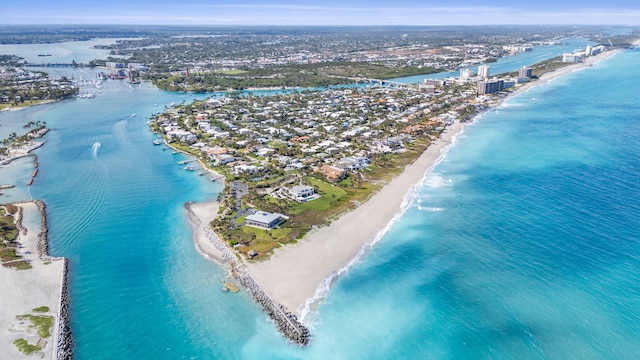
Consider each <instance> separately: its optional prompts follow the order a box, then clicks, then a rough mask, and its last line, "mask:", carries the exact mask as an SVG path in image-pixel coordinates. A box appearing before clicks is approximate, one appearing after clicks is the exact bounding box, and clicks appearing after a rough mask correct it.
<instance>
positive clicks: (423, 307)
mask: <svg viewBox="0 0 640 360" xmlns="http://www.w3.org/2000/svg"><path fill="white" fill-rule="evenodd" d="M639 60H640V51H638V50H634V51H626V52H623V53H621V54H618V55H617V56H615V57H614V58H611V59H608V60H606V61H603V62H601V63H599V64H597V65H596V66H594V67H592V68H588V69H584V70H582V71H579V72H576V73H573V74H570V75H568V76H565V77H563V78H560V79H556V80H555V81H554V82H552V83H550V84H545V85H540V86H538V87H535V88H534V89H532V90H529V91H528V92H526V93H523V94H521V95H519V96H518V97H516V98H513V99H511V100H509V101H508V103H506V104H505V105H504V106H503V107H501V108H499V109H498V110H495V111H493V112H490V113H487V114H485V115H483V116H482V117H481V118H480V119H479V120H478V121H476V122H475V123H474V124H473V125H471V126H469V127H468V128H466V129H465V131H464V133H463V134H462V135H461V136H460V137H459V138H458V139H457V142H456V144H455V146H453V147H452V148H451V149H450V150H449V151H448V153H447V155H446V157H445V159H444V160H443V162H442V163H440V164H439V165H438V166H437V167H436V168H435V169H434V170H433V172H432V173H430V174H428V175H427V177H426V178H425V179H424V182H423V184H422V185H421V186H420V188H419V189H418V191H417V194H416V195H415V200H414V202H413V203H412V205H411V206H410V207H409V208H408V210H407V211H406V213H405V214H404V215H403V216H402V218H401V219H400V220H399V221H398V222H397V223H396V224H395V225H394V226H393V227H392V228H391V230H390V231H389V232H388V233H387V234H386V235H385V236H384V237H383V239H382V240H381V241H380V242H379V243H378V244H377V245H376V246H375V247H374V248H373V250H372V251H371V252H370V253H369V254H368V255H367V256H366V257H365V258H364V259H363V260H362V261H361V262H360V263H358V264H357V265H356V266H355V267H353V268H352V269H351V270H350V271H349V272H348V273H347V274H346V275H345V276H344V277H342V278H340V279H339V280H338V281H337V283H336V284H335V286H334V288H333V289H332V291H331V292H330V294H329V296H328V297H327V299H326V300H325V302H324V303H323V304H322V305H321V306H320V307H319V309H318V311H317V312H316V313H314V314H312V315H311V316H310V319H309V320H310V321H311V323H312V326H313V328H314V329H313V331H312V333H313V335H314V338H313V341H312V343H311V345H310V346H309V347H308V348H306V349H299V348H296V347H294V346H291V345H289V344H288V343H287V342H286V341H285V340H283V339H282V337H281V336H280V335H279V334H278V333H277V332H276V330H275V328H274V327H273V325H272V324H271V323H270V322H269V321H268V320H267V319H266V317H265V316H264V314H263V313H262V312H261V310H260V309H259V308H258V307H257V306H256V305H255V304H253V303H252V302H251V301H250V300H249V299H248V298H247V297H246V296H244V295H242V294H239V295H232V294H227V293H223V292H222V291H221V290H220V283H219V279H220V278H222V277H224V275H225V274H224V271H223V270H222V269H220V268H219V267H218V266H216V265H215V264H213V263H211V262H210V261H208V260H207V259H205V258H203V256H201V255H200V254H199V253H197V251H196V250H195V248H194V244H193V241H192V239H191V230H190V228H189V226H188V224H187V221H186V214H185V212H184V211H183V203H184V202H185V201H188V200H203V199H208V198H212V197H214V196H215V195H216V193H217V192H218V191H219V190H220V189H219V187H217V186H216V185H215V184H212V183H210V182H209V181H208V180H207V179H204V178H202V177H198V176H196V175H194V174H192V173H189V172H186V171H184V170H182V169H181V168H180V166H178V165H177V164H176V161H177V160H178V159H179V155H174V154H171V152H170V151H163V150H162V149H161V147H158V146H154V145H152V143H151V141H152V140H153V135H152V134H151V133H149V131H148V130H147V126H146V121H147V120H148V116H149V115H150V114H152V113H155V112H159V111H161V110H162V108H163V106H165V105H168V104H170V103H171V102H181V101H182V100H185V101H189V100H191V98H193V97H189V96H184V95H181V94H170V93H166V92H162V91H159V90H157V89H155V88H153V87H151V86H150V85H148V84H142V85H141V86H134V87H130V86H129V85H128V84H126V83H124V82H116V81H109V82H107V83H106V84H105V86H104V94H101V95H99V96H98V97H96V98H95V99H90V100H86V99H73V100H67V101H63V102H59V103H56V104H53V105H47V106H41V107H35V108H30V109H25V110H21V111H17V112H10V113H2V114H0V125H1V126H0V131H6V130H8V129H11V128H19V126H16V123H20V122H21V121H24V122H26V121H29V120H33V119H35V120H45V121H47V123H48V124H49V126H50V127H51V128H52V131H51V132H50V133H49V134H48V135H47V136H46V139H47V141H48V143H47V145H45V146H44V147H43V148H42V149H40V150H38V156H39V161H40V173H39V174H38V177H37V179H36V181H35V183H34V185H33V186H32V187H31V189H30V192H31V194H32V195H33V196H34V197H35V198H39V199H42V200H44V201H45V202H46V203H47V206H48V214H49V225H50V242H51V249H52V252H53V254H54V255H61V256H66V257H68V258H69V259H70V260H71V270H72V272H71V296H72V304H71V311H72V318H73V319H72V320H73V324H72V325H73V330H74V336H75V341H76V355H77V358H78V359H113V358H122V359H152V358H157V359H191V358H195V359H211V358H219V359H235V358H245V359H270V358H271V359H327V358H331V359H353V358H363V359H364V358H366V359H390V358H407V359H409V358H411V359H413V358H423V359H568V358H612V359H633V358H636V357H637V354H638V353H640V340H639V339H640V230H639V229H640V226H639V225H640V224H639V221H638V219H640V206H639V205H638V199H639V198H640V189H639V185H638V184H639V180H640V162H639V161H638V159H640V142H638V136H639V135H640V96H639V95H638V94H640V91H638V87H639V86H640V85H638V84H640V73H638V72H637V69H636V68H635V64H638V62H639ZM87 74H88V73H87ZM89 75H90V74H89ZM89 75H87V76H85V77H88V76H89ZM155 104H158V105H157V106H155ZM133 114H135V116H132V115H133ZM97 143H99V146H98V144H97ZM13 166H15V167H16V168H13ZM7 171H11V174H15V176H26V177H28V174H30V172H31V169H30V168H29V166H28V163H27V162H24V163H20V162H18V163H16V164H14V165H12V167H10V168H5V169H2V171H0V178H3V177H5V176H7V175H6V174H7ZM25 174H26V175H25ZM11 176H14V175H11ZM25 181H26V180H25ZM1 182H2V183H5V182H8V181H6V180H4V178H3V180H2V181H1ZM21 183H22V184H23V182H21ZM8 195H9V196H11V198H12V199H15V198H18V197H20V196H28V194H27V192H26V189H25V188H24V186H22V185H21V186H19V188H18V189H15V190H14V192H9V193H8Z"/></svg>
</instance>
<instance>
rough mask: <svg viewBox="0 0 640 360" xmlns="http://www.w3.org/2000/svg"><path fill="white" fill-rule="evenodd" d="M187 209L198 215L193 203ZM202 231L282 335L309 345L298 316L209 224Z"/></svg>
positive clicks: (295, 342)
mask: <svg viewBox="0 0 640 360" xmlns="http://www.w3.org/2000/svg"><path fill="white" fill-rule="evenodd" d="M185 208H186V209H187V211H188V212H189V213H190V215H191V216H193V217H195V216H196V215H195V214H194V213H193V210H191V203H190V202H188V203H186V204H185ZM200 226H201V227H202V229H201V230H202V231H203V232H204V234H205V235H206V236H207V238H208V239H209V241H211V243H212V244H213V246H215V248H216V249H218V250H219V251H220V252H221V254H222V261H223V262H224V264H225V265H227V266H229V269H230V273H231V276H233V278H234V279H235V280H236V281H238V282H239V283H240V285H242V286H243V287H244V289H245V290H246V291H247V293H248V294H249V296H251V298H252V299H253V300H254V301H255V302H256V303H258V304H260V306H262V308H263V310H264V311H265V313H266V314H267V315H268V316H269V318H270V319H271V320H273V322H274V323H275V325H276V327H277V328H278V330H279V331H280V333H282V335H283V336H284V337H285V338H287V339H288V340H289V341H291V342H292V343H294V344H297V345H300V346H306V345H308V344H309V340H310V339H311V334H310V333H309V329H308V328H307V327H306V326H305V325H304V324H303V323H302V322H301V321H300V320H299V319H298V317H297V316H296V314H294V313H292V312H289V311H287V310H286V309H285V308H284V307H283V306H282V305H281V304H278V303H277V302H275V301H274V300H273V299H271V297H270V296H269V295H268V294H267V293H266V292H264V290H263V289H262V287H260V285H259V284H258V283H257V282H256V281H255V279H254V278H253V277H252V276H251V274H249V272H248V271H247V269H246V268H245V266H244V265H243V264H242V263H241V262H240V261H238V258H236V256H235V254H234V253H233V252H232V251H231V250H230V249H229V248H228V247H227V246H226V245H225V244H224V243H223V242H222V240H221V239H220V238H219V237H218V235H216V234H215V233H214V232H213V231H212V230H211V228H209V224H200Z"/></svg>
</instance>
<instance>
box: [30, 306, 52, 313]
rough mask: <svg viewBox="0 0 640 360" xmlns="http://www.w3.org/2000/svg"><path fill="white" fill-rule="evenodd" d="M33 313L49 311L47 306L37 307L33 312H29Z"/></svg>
mask: <svg viewBox="0 0 640 360" xmlns="http://www.w3.org/2000/svg"><path fill="white" fill-rule="evenodd" d="M31 311H33V312H40V313H45V312H48V311H49V307H48V306H39V307H37V308H35V309H33V310H31Z"/></svg>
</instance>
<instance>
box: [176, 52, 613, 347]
mask: <svg viewBox="0 0 640 360" xmlns="http://www.w3.org/2000/svg"><path fill="white" fill-rule="evenodd" d="M620 51H622V49H614V50H610V51H607V52H605V53H602V54H599V55H597V56H592V57H589V58H587V59H586V60H585V62H583V63H576V64H571V65H567V66H565V67H562V68H558V69H555V70H553V71H549V72H547V73H544V74H542V75H541V76H540V77H539V78H538V79H537V80H534V81H530V82H528V83H526V84H524V85H522V86H520V87H518V88H517V89H515V90H514V91H512V92H510V93H509V94H507V96H505V97H503V98H500V99H499V100H498V101H496V102H493V103H490V104H488V106H487V108H486V109H485V110H483V111H481V112H478V113H476V114H475V115H473V117H471V118H470V119H469V120H467V121H465V122H459V121H456V122H455V123H454V124H452V125H451V126H449V127H447V128H446V129H445V130H444V131H443V132H442V134H441V135H440V137H439V138H437V139H435V140H434V141H433V142H432V144H431V145H430V146H429V147H428V148H427V149H426V150H425V151H424V152H423V153H422V154H421V155H420V156H418V158H416V160H414V162H413V163H411V164H409V165H407V166H406V167H405V169H404V170H403V171H402V173H400V174H399V175H398V176H396V177H395V178H394V179H392V180H391V181H390V182H389V183H388V184H386V185H385V186H384V187H383V188H382V189H380V190H379V191H378V192H377V193H376V194H374V195H373V196H372V197H371V198H370V199H368V200H367V201H366V202H365V203H363V204H361V205H359V206H358V207H357V208H356V209H354V210H352V211H350V212H347V213H345V214H343V215H341V216H340V217H339V218H337V219H336V220H334V221H332V223H331V224H329V225H327V226H323V227H320V228H316V229H314V230H312V231H310V232H309V233H308V234H306V235H305V237H304V238H303V239H302V240H300V241H299V242H298V243H297V244H291V245H287V246H285V247H281V248H278V249H276V250H275V252H274V254H273V255H272V256H271V257H270V258H269V259H267V260H265V261H262V262H258V263H249V262H246V261H242V262H239V261H238V260H237V257H236V256H235V253H234V252H233V250H232V249H230V248H229V247H228V246H227V245H226V244H224V243H222V241H220V240H219V239H217V242H219V244H217V245H218V248H217V247H216V246H214V245H213V243H214V242H215V240H214V239H211V238H210V237H211V236H212V237H216V238H217V236H216V235H215V234H214V233H213V231H211V230H210V229H209V227H208V224H209V222H210V221H211V220H212V219H213V218H215V216H217V209H218V206H219V204H218V203H217V201H209V202H204V203H190V204H189V207H187V209H188V211H189V213H190V215H189V221H190V223H191V225H192V227H194V235H193V236H194V241H195V244H196V248H197V250H198V251H199V252H200V253H201V254H203V255H204V256H205V257H207V258H209V259H211V260H213V261H216V262H217V263H219V264H223V265H224V264H226V265H228V266H229V267H230V268H231V274H232V276H234V278H236V280H239V282H240V283H241V284H242V285H243V286H244V287H245V289H246V290H247V291H248V292H249V295H250V296H251V297H252V298H253V299H254V300H255V301H256V302H257V303H259V304H260V305H262V306H263V309H264V310H265V312H266V313H267V314H268V315H269V316H271V317H272V318H274V314H273V312H272V311H271V310H270V309H271V306H273V305H274V304H276V306H280V307H282V308H283V310H284V311H285V313H289V312H291V313H295V314H296V315H297V318H299V319H300V320H301V321H302V322H304V320H305V317H306V316H307V315H308V314H309V312H311V311H313V310H314V309H315V308H316V307H317V306H318V305H319V304H320V303H321V302H322V300H323V299H324V298H325V297H326V296H327V294H328V292H329V291H330V289H331V286H332V284H333V283H334V282H335V280H336V279H337V278H338V277H340V276H341V275H343V274H344V273H346V272H347V271H348V270H349V269H350V268H351V267H352V266H353V265H355V264H356V263H358V262H359V261H361V259H362V258H363V257H364V256H366V254H367V253H368V251H370V249H371V248H372V247H373V246H374V245H375V244H376V243H377V242H378V241H379V240H380V239H382V237H383V236H384V234H385V233H386V232H387V231H388V230H389V229H390V228H391V227H392V226H393V224H394V223H395V222H396V221H397V220H398V219H400V217H401V216H402V215H403V214H404V212H405V211H406V210H407V209H408V208H409V206H410V204H411V203H412V202H413V198H414V196H415V192H416V191H417V189H419V188H420V185H421V183H422V182H423V181H424V179H425V177H426V175H427V174H428V173H429V172H430V171H431V170H432V169H433V168H434V167H435V166H436V165H437V164H438V163H440V162H441V161H442V160H443V159H444V156H445V155H446V153H447V151H448V150H449V149H450V148H451V147H452V146H453V145H455V142H456V138H457V136H458V135H459V134H461V133H463V131H464V128H465V127H466V126H468V125H471V124H473V123H474V122H475V121H477V120H478V119H479V118H481V117H482V116H483V115H484V114H485V113H487V112H489V111H491V110H493V109H496V108H498V107H499V106H501V105H502V104H504V102H505V101H507V100H509V99H511V98H512V97H513V96H516V95H518V94H521V93H523V92H525V91H527V90H529V89H531V88H533V87H535V86H536V85H542V84H545V83H548V82H550V81H552V80H554V79H556V78H558V77H561V76H564V75H566V74H569V73H571V72H574V71H576V70H579V69H583V68H586V67H588V66H592V65H593V64H595V63H596V62H598V61H600V60H604V59H607V58H609V57H611V56H614V55H615V54H617V53H618V52H620ZM207 206H208V207H210V209H208V210H206V207H207ZM190 207H192V208H194V209H190ZM200 207H202V208H203V209H200ZM213 209H215V211H214V210H213ZM198 213H200V214H198ZM353 224H376V225H375V226H367V227H365V228H361V229H355V228H354V226H353ZM203 225H204V226H203ZM207 233H210V235H207ZM220 246H222V247H224V248H220ZM224 253H226V254H224ZM229 254H231V256H232V257H233V259H229ZM238 268H240V269H241V270H240V271H237V269H238ZM238 272H239V273H241V274H243V275H240V276H238V275H237V273H238ZM245 278H249V280H251V281H245ZM255 288H257V290H255ZM254 291H258V292H259V293H260V295H259V296H256V293H255V292H254ZM264 298H266V299H267V301H268V304H269V305H265V303H263V302H262V299H264ZM287 316H288V315H287ZM287 316H279V317H277V318H278V319H282V318H285V319H286V317H287ZM294 316H295V315H294ZM297 318H296V323H297ZM276 325H278V326H280V325H281V324H280V323H279V322H278V321H277V320H276ZM280 330H281V332H282V333H283V334H284V335H285V336H286V337H288V338H289V339H292V338H291V337H289V336H288V335H287V331H285V330H283V329H282V328H280ZM293 341H294V342H295V340H293ZM306 341H307V340H306V337H305V343H304V344H306Z"/></svg>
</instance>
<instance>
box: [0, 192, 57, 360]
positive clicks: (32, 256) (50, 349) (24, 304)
mask: <svg viewBox="0 0 640 360" xmlns="http://www.w3.org/2000/svg"><path fill="white" fill-rule="evenodd" d="M19 206H20V207H22V208H23V209H24V210H23V211H24V212H23V220H22V224H23V226H24V227H26V228H27V234H26V235H23V234H22V233H21V234H20V236H19V238H18V240H19V242H20V243H21V244H22V247H21V248H20V251H19V252H18V253H20V254H21V255H23V257H24V259H26V260H28V261H29V262H30V263H31V266H32V267H33V268H32V269H29V270H19V271H17V270H14V269H9V268H5V267H0V284H2V296H0V349H2V350H1V351H0V360H4V359H7V360H8V359H31V358H33V357H34V354H32V355H30V356H27V355H24V354H22V353H20V352H19V351H18V350H17V348H16V346H15V345H14V344H13V342H14V341H15V340H16V339H21V338H22V339H25V340H27V341H28V342H29V343H30V344H35V343H36V342H37V341H38V339H39V337H38V336H37V335H36V334H35V332H34V331H33V330H29V329H27V327H26V325H20V321H18V320H16V316H18V315H24V314H33V315H51V316H53V317H54V323H53V328H52V329H51V334H52V335H51V336H50V337H49V338H47V339H46V342H47V344H46V346H45V347H44V349H43V350H42V351H40V352H38V353H41V354H43V357H42V358H45V359H53V358H54V357H55V349H56V346H57V329H58V319H59V317H58V316H59V315H58V314H59V312H60V295H61V289H62V273H63V265H64V264H63V261H62V260H56V261H50V262H48V263H47V262H43V261H41V260H40V258H39V256H38V250H37V243H38V234H39V233H40V230H41V229H40V226H41V224H40V212H39V211H38V208H37V206H36V204H33V203H23V204H19ZM41 306H47V307H49V311H47V312H45V313H41V314H40V313H34V312H33V311H32V310H33V309H34V308H37V307H41ZM36 357H40V356H38V355H36Z"/></svg>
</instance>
